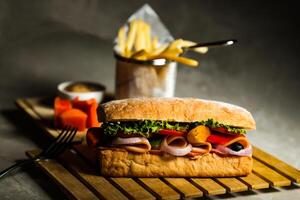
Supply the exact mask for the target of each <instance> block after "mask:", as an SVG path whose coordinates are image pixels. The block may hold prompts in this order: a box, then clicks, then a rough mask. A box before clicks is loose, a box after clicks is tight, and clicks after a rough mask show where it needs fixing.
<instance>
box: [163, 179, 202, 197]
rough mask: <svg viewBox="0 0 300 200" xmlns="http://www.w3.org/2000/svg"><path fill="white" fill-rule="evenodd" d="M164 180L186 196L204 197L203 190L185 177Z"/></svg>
mask: <svg viewBox="0 0 300 200" xmlns="http://www.w3.org/2000/svg"><path fill="white" fill-rule="evenodd" d="M164 180H165V181H166V182H167V183H168V184H170V185H172V186H173V187H174V188H176V189H177V190H178V191H179V192H180V193H181V194H182V196H183V197H184V198H192V197H193V198H195V197H202V196H203V192H202V191H201V190H199V189H198V188H197V187H195V186H194V185H193V184H192V183H190V182H189V181H188V180H186V179H184V178H164Z"/></svg>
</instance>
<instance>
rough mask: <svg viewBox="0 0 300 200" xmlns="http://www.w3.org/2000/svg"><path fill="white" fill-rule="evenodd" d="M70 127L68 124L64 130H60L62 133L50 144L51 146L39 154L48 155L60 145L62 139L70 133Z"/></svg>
mask: <svg viewBox="0 0 300 200" xmlns="http://www.w3.org/2000/svg"><path fill="white" fill-rule="evenodd" d="M70 129H71V127H69V126H66V127H65V128H63V129H62V131H61V132H60V134H59V135H58V136H57V137H56V138H55V140H54V141H53V142H52V143H51V144H50V146H49V147H48V148H47V149H45V150H44V151H42V152H41V153H40V155H39V156H44V155H47V154H49V153H50V152H51V151H53V149H55V148H56V145H58V144H59V143H60V141H62V140H63V139H64V138H65V137H66V136H67V135H68V132H69V130H70Z"/></svg>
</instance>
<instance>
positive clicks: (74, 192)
mask: <svg viewBox="0 0 300 200" xmlns="http://www.w3.org/2000/svg"><path fill="white" fill-rule="evenodd" d="M45 102H47V101H45V99H42V98H27V99H18V100H17V101H16V104H17V105H18V107H19V108H21V109H22V110H23V111H25V113H27V114H28V115H29V116H30V117H31V118H32V119H34V120H35V121H36V122H37V124H38V125H39V126H40V127H41V128H42V129H43V130H44V131H45V134H47V135H48V136H51V137H55V136H56V135H57V134H58V131H57V130H55V129H53V128H51V123H49V122H50V121H51V119H52V118H53V110H52V105H51V104H49V103H48V104H47V103H45ZM48 102H49V101H48ZM83 134H84V133H79V134H78V136H77V140H81V138H82V135H83ZM83 143H84V141H83ZM74 149H75V150H76V151H74V150H68V151H66V152H65V153H64V154H63V155H62V156H60V158H59V159H57V160H49V161H40V162H37V165H38V166H39V167H40V168H42V169H43V170H44V171H45V172H46V173H47V174H48V175H49V176H50V177H51V178H52V179H53V180H54V181H55V182H56V183H57V184H58V185H59V186H60V187H61V188H62V190H63V191H64V192H65V193H66V194H67V195H68V196H69V197H70V198H72V199H180V198H195V197H202V196H204V195H221V194H225V193H236V192H243V191H248V190H261V189H264V190H266V189H267V188H271V187H283V186H290V185H291V184H298V183H300V171H299V170H298V169H295V168H294V167H292V166H290V165H288V164H286V163H284V162H283V161H281V160H279V159H277V158H275V157H274V156H272V155H270V154H268V153H266V152H264V151H263V150H261V149H259V148H256V147H254V153H253V157H254V168H253V173H252V174H250V175H248V176H246V177H237V178H110V177H102V176H100V175H99V174H98V173H97V171H96V168H94V167H93V166H94V165H93V162H95V158H94V156H93V153H92V152H90V151H89V149H88V148H87V147H86V146H85V145H77V146H75V147H74ZM37 153H38V151H37V150H35V151H29V152H27V155H28V156H34V155H36V154H37Z"/></svg>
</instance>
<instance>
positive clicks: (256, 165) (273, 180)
mask: <svg viewBox="0 0 300 200" xmlns="http://www.w3.org/2000/svg"><path fill="white" fill-rule="evenodd" d="M253 171H254V172H255V173H257V174H259V176H261V177H263V178H264V179H265V180H266V181H269V183H270V184H271V185H272V186H289V185H291V180H289V179H287V178H286V177H284V176H282V175H281V174H279V173H278V172H276V171H274V170H272V169H271V168H269V167H267V166H266V165H264V164H263V163H261V162H260V161H258V160H256V159H253Z"/></svg>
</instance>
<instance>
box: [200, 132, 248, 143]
mask: <svg viewBox="0 0 300 200" xmlns="http://www.w3.org/2000/svg"><path fill="white" fill-rule="evenodd" d="M241 136H243V135H230V134H214V133H213V134H211V135H210V136H208V138H207V140H206V141H207V142H209V143H213V144H221V145H224V144H226V143H228V142H229V141H231V140H233V139H235V138H237V137H241Z"/></svg>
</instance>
